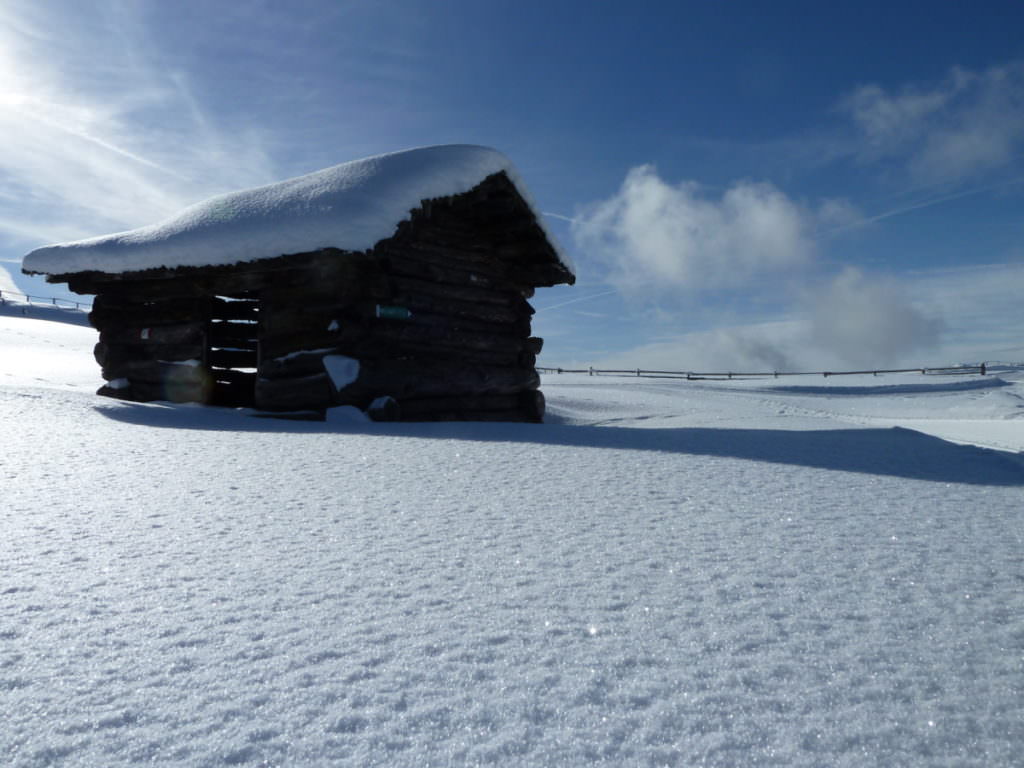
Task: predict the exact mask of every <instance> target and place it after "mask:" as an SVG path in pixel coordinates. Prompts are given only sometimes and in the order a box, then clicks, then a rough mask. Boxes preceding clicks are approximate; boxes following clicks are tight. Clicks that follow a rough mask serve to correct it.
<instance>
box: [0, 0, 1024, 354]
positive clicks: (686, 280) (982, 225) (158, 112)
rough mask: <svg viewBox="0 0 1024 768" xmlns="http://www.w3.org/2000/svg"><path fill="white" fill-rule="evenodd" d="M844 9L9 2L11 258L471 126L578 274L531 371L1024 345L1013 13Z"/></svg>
mask: <svg viewBox="0 0 1024 768" xmlns="http://www.w3.org/2000/svg"><path fill="white" fill-rule="evenodd" d="M838 5H839V4H835V3H821V2H775V3H762V2H729V3H725V2H722V3H710V2H699V3H689V2H678V1H677V2H634V3H629V4H620V3H616V4H612V3H604V2H594V1H591V2H558V1H557V0H547V1H546V2H534V1H533V0H518V1H517V2H505V1H504V0H491V1H487V0H485V1H483V2H481V1H480V0H474V1H473V2H469V1H463V0H438V1H437V2H429V3H428V2H422V1H418V2H416V1H413V0H376V1H375V2H373V3H368V2H342V1H340V0H333V1H330V2H329V1H328V0H293V2H289V3H287V4H286V3H279V2H273V1H271V0H264V1H260V0H238V1H237V2H225V3H219V4H216V5H213V4H210V3H206V2H199V1H198V0H178V1H177V2H174V3H169V2H161V1H159V0H95V1H94V2H90V3H79V2H74V1H72V0H47V1H46V2H40V1H39V0H34V1H33V2H23V1H22V0H7V1H6V2H5V3H4V4H3V6H2V8H0V135H3V136H4V143H3V147H2V148H0V261H6V262H10V264H9V266H15V265H17V263H19V262H20V258H21V256H22V255H23V254H24V253H26V252H27V251H28V250H31V249H32V248H34V247H36V246H39V245H43V244H47V243H51V242H56V241H63V240H69V239H77V238H82V237H89V236H93V235H101V234H106V233H108V232H112V231H118V230H122V229H126V228H132V227H136V226H140V225H143V224H148V223H153V222H155V221H157V220H159V219H162V218H164V217H165V216H167V215H169V214H171V213H174V212H175V211H176V210H178V209H179V208H181V207H184V206H185V205H188V204H190V203H193V202H196V201H198V200H201V199H204V198H206V197H208V196H210V195H212V194H216V193H220V192H224V191H229V190H233V189H239V188H244V187H248V186H253V185H257V184H263V183H267V182H271V181H276V180H279V179H283V178H288V177H290V176H295V175H298V174H302V173H306V172H309V171H313V170H316V169H319V168H323V167H326V166H329V165H333V164H336V163H339V162H343V161H346V160H350V159H355V158H358V157H363V156H366V155H370V154H376V153H379V152H387V151H392V150H397V149H402V148H406V147H411V146H420V145H427V144H437V143H449V142H457V143H463V142H465V143H479V144H485V145H488V146H493V147H496V148H498V149H500V150H502V151H503V152H505V153H506V154H507V155H509V157H511V158H512V160H513V162H514V163H515V164H516V166H517V168H518V170H519V172H520V175H521V176H522V177H523V179H524V181H525V182H526V184H527V186H528V187H529V189H530V191H531V193H532V195H533V197H534V199H535V200H536V202H537V204H538V206H539V207H540V208H541V210H542V211H544V213H545V215H546V218H547V223H548V225H549V227H550V228H551V229H552V230H553V232H554V233H555V235H556V236H557V237H558V238H559V240H560V242H561V244H562V246H563V247H564V248H565V249H566V250H567V251H569V252H570V254H571V255H572V257H573V259H574V261H575V262H576V264H577V267H578V271H579V282H578V283H577V285H576V286H574V287H572V288H556V289H550V290H544V291H540V292H538V294H537V296H536V297H535V299H534V301H533V303H534V305H535V306H536V307H537V309H538V314H537V317H536V322H535V331H536V332H537V333H538V334H539V335H542V336H544V337H545V338H546V339H547V345H546V349H545V354H544V356H543V358H542V362H543V363H546V364H562V365H569V364H574V363H587V364H590V363H593V364H596V365H602V364H608V365H611V364H615V365H630V366H632V365H643V366H649V367H671V368H681V369H691V370H692V369H707V368H718V367H728V368H733V369H736V368H758V369H764V368H769V369H774V368H805V369H807V368H810V369H819V368H840V367H861V366H885V365H904V364H906V365H918V364H932V363H936V364H937V363H945V362H952V361H957V360H977V359H990V360H996V359H1017V360H1019V359H1024V338H1022V328H1024V308H1022V307H1024V302H1021V301H1020V299H1019V297H1020V295H1021V294H1022V293H1024V216H1021V211H1022V203H1024V36H1022V35H1021V34H1020V32H1019V31H1020V29H1021V28H1022V27H1024V6H1021V5H1020V3H1015V2H1005V3H1003V2H991V3H976V4H971V6H970V7H968V5H967V4H965V3H954V2H922V3H909V2H907V3H892V2H890V3H873V2H860V3H856V4H846V5H844V7H836V6H838ZM17 279H18V281H19V284H20V285H22V286H23V287H24V288H25V289H26V290H32V291H33V292H43V293H44V294H46V295H52V294H54V293H59V288H58V287H56V286H46V285H40V284H39V283H38V282H33V281H32V280H29V279H27V278H26V279H23V278H21V277H18V278H17Z"/></svg>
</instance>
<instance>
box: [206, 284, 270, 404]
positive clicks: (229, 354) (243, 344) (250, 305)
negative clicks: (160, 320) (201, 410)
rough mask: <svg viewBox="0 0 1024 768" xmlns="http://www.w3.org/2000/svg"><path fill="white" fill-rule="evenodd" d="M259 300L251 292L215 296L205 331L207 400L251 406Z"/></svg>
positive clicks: (257, 335) (256, 356)
mask: <svg viewBox="0 0 1024 768" xmlns="http://www.w3.org/2000/svg"><path fill="white" fill-rule="evenodd" d="M259 327H260V299H259V296H258V295H257V294H256V293H255V292H253V291H247V292H245V293H239V294H236V295H232V296H214V297H213V300H212V302H211V306H210V322H209V324H208V325H207V332H206V365H207V367H208V368H209V371H210V377H211V379H212V386H211V390H210V403H211V404H213V405H222V406H227V407H230V408H251V407H252V405H253V399H254V392H255V388H256V370H257V367H258V365H259Z"/></svg>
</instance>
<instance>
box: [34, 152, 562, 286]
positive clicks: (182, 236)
mask: <svg viewBox="0 0 1024 768" xmlns="http://www.w3.org/2000/svg"><path fill="white" fill-rule="evenodd" d="M501 172H504V173H505V174H506V175H507V176H508V178H509V180H510V181H511V182H512V183H513V184H514V185H515V187H516V190H517V191H518V192H519V194H520V195H521V196H522V198H523V199H524V200H525V201H526V202H527V204H528V205H530V207H531V210H532V211H533V215H534V218H535V219H536V220H537V224H538V225H539V226H540V227H541V228H542V229H543V230H544V232H545V234H546V235H547V238H548V241H549V242H550V243H551V246H552V248H554V249H555V252H556V254H557V255H558V258H559V260H560V261H561V263H562V264H563V266H565V267H566V268H567V269H568V270H569V271H570V272H575V270H574V267H573V265H572V263H571V261H570V260H569V259H568V257H567V256H566V255H565V254H564V253H563V252H562V251H561V249H560V248H559V247H558V244H557V242H556V241H555V239H554V238H553V237H552V236H551V233H550V232H549V231H548V230H547V228H546V227H545V226H544V222H543V219H542V216H541V214H540V213H539V211H537V209H536V206H534V205H533V202H532V200H531V199H530V196H529V194H528V193H527V191H526V187H525V186H524V185H523V183H522V182H521V181H520V179H519V176H518V174H517V173H516V172H515V169H514V168H513V167H512V163H511V162H510V161H509V159H508V158H507V157H506V156H505V155H503V154H502V153H500V152H498V151H497V150H494V149H490V148H489V147H481V146H474V145H468V144H449V145H443V146H435V147H422V148H419V149H409V150H404V151H401V152H393V153H388V154H384V155H377V156H374V157H368V158H365V159H363V160H354V161H352V162H349V163H343V164H341V165H336V166H333V167H331V168H326V169H324V170H322V171H316V172H314V173H310V174H307V175H305V176H299V177H297V178H294V179H288V180H286V181H281V182H278V183H275V184H268V185H267V186H263V187H256V188H254V189H247V190H243V191H240V192H231V193H228V194H224V195H218V196H217V197H212V198H210V199H209V200H205V201H203V202H201V203H196V204H195V205H192V206H189V207H188V208H185V209H184V210H182V211H181V212H179V213H178V214H177V215H175V216H173V217H171V218H169V219H167V220H165V221H163V222H161V223H159V224H153V225H150V226H146V227H140V228H138V229H133V230H130V231H127V232H119V233H115V234H112V235H104V236H101V237H94V238H89V239H86V240H77V241H74V242H69V243H60V244H56V245H48V246H45V247H43V248H37V249H36V250H34V251H32V252H31V253H29V254H28V255H27V256H25V258H24V260H23V261H22V271H23V272H26V273H28V274H44V275H68V274H74V273H78V272H104V273H109V274H120V273H124V272H138V271H143V270H147V269H160V268H174V267H207V266H226V265H230V264H236V263H238V262H250V261H259V260H262V259H267V258H275V257H278V256H281V255H285V254H291V253H305V252H310V251H316V250H320V249H322V248H337V249H340V250H344V251H365V250H368V249H370V248H372V247H373V246H374V245H375V244H376V243H378V242H380V241H381V240H384V239H386V238H388V237H390V236H391V235H393V234H394V232H395V230H396V228H397V226H398V224H399V223H400V222H402V221H403V220H405V219H407V218H409V214H410V212H411V211H412V210H414V209H415V208H418V207H419V206H420V204H421V203H422V201H424V200H431V199H434V198H439V197H449V196H451V195H458V194H462V193H464V192H468V191H469V190H471V189H473V187H475V186H476V185H478V184H479V183H480V182H482V181H483V180H484V179H486V178H487V177H488V176H491V175H492V174H495V173H501Z"/></svg>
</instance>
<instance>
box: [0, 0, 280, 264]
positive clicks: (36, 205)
mask: <svg viewBox="0 0 1024 768" xmlns="http://www.w3.org/2000/svg"><path fill="white" fill-rule="evenodd" d="M158 50H159V49H158V47H157V46H156V45H154V43H153V41H152V39H151V38H150V35H149V33H148V32H147V29H146V27H145V24H144V21H143V19H142V18H141V17H140V16H139V6H138V5H137V4H133V3H124V2H118V1H117V0H106V2H97V3H89V4H78V3H35V2H24V1H23V0H10V1H9V2H6V3H5V4H4V5H3V7H2V9H0V135H2V136H3V137H4V146H3V149H2V151H0V189H2V192H0V195H2V197H3V200H4V205H3V207H2V209H0V239H2V240H3V241H7V242H8V243H9V244H11V245H10V247H12V248H14V247H16V246H23V245H37V244H40V243H42V242H47V241H53V240H63V239H71V238H77V237H84V236H89V235H96V234H102V233H104V232H107V231H110V230H112V229H123V228H128V227H133V226H138V225H141V224H145V223H150V222H152V221H155V220H159V219H160V218H162V217H164V216H166V215H168V214H170V213H172V212H174V211H175V210H177V209H178V208H180V207H182V206H183V205H186V204H189V203H191V202H195V201H196V200H197V199H201V198H203V197H206V196H208V195H210V194H214V193H217V192H221V191H226V190H228V189H233V188H238V187H240V186H249V185H251V184H255V183H262V182H266V181H269V180H272V178H273V174H272V172H271V163H270V160H269V157H268V154H267V153H266V152H265V150H264V148H263V146H262V142H261V140H260V138H259V137H258V136H257V135H256V134H254V133H245V132H230V131H228V130H226V129H219V128H218V127H217V125H216V123H215V122H214V121H213V120H212V119H211V118H210V117H209V116H208V115H207V114H206V113H205V111H204V110H203V108H202V106H201V105H200V104H199V103H198V102H197V100H196V99H195V98H194V96H193V94H192V92H191V89H190V87H189V80H188V76H187V74H186V73H184V72H181V71H175V70H168V69H166V68H165V67H164V66H163V65H162V63H161V61H160V59H159V52H158Z"/></svg>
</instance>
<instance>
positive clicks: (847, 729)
mask: <svg viewBox="0 0 1024 768" xmlns="http://www.w3.org/2000/svg"><path fill="white" fill-rule="evenodd" d="M2 311H3V314H0V419H2V422H0V423H2V424H3V453H2V458H0V469H2V475H0V476H2V479H3V487H2V491H0V499H2V502H3V503H2V505H0V531H2V536H0V764H3V765H5V766H7V765H9V766H24V767H26V768H27V767H29V766H32V767H35V766H48V765H60V766H129V765H131V766H135V765H140V764H149V763H153V764H157V765H185V766H213V765H253V766H256V765H281V766H319V765H323V766H326V765H359V766H370V765H387V766H427V765H434V766H440V765H492V764H496V765H516V766H520V765H523V766H526V765H529V766H537V765H559V766H563V765H590V764H601V763H604V764H608V765H627V766H632V765H638V766H646V765H650V766H661V765H678V766H697V765H709V766H764V765H777V766H865V765H885V766H911V765H912V766H953V765H956V766H986V767H991V766H1011V765H1020V764H1021V762H1020V760H1021V757H1020V756H1021V754H1024V533H1022V531H1024V526H1022V525H1021V515H1022V511H1024V504H1022V502H1024V462H1022V456H1021V453H1020V452H1021V451H1024V373H1022V372H1020V371H1016V372H1015V371H1002V372H997V373H996V374H994V375H990V376H986V377H984V378H982V377H934V376H928V377H924V376H892V377H879V378H873V377H867V378H865V379H849V378H842V379H838V378H837V379H828V380H814V379H789V380H780V381H779V382H775V381H767V382H761V381H737V382H685V381H682V382H680V381H650V380H636V379H606V378H589V377H586V376H570V375H563V376H548V377H546V378H545V380H544V390H545V393H546V394H547V396H548V402H549V420H548V423H547V424H543V425H530V424H513V425H493V424H411V425H394V424H372V423H368V422H365V421H362V420H360V419H358V418H356V417H355V416H353V415H351V414H340V415H339V417H338V418H336V419H333V420H331V421H329V422H327V423H319V424H317V423H302V422H288V421H280V420H266V419H257V418H254V417H252V416H251V415H250V414H249V413H247V412H245V411H231V410H219V409H204V408H198V407H192V406H168V405H157V404H151V405H138V404H130V403H122V402H117V401H113V400H108V399H103V398H98V397H95V396H94V395H93V391H94V389H95V388H96V387H97V386H98V385H99V384H100V380H99V370H98V366H96V365H95V363H94V362H93V360H92V356H91V347H92V344H93V343H94V342H95V332H94V331H92V330H90V329H88V328H87V327H83V326H82V325H74V324H69V323H67V322H52V321H50V320H47V319H43V317H44V316H46V317H54V316H56V315H57V313H58V312H59V311H58V310H45V309H42V308H39V309H31V310H26V312H27V314H25V315H23V314H21V309H20V308H18V307H17V306H11V305H8V306H7V307H6V308H3V310H2ZM48 313H49V314H48ZM62 317H63V318H64V319H67V318H68V317H74V316H73V315H70V314H68V313H63V314H62ZM979 446H981V447H979Z"/></svg>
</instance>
